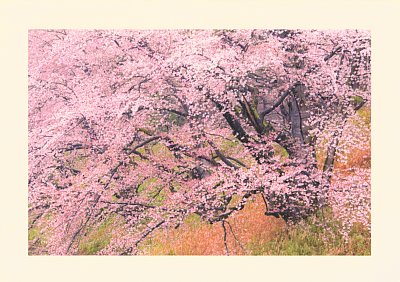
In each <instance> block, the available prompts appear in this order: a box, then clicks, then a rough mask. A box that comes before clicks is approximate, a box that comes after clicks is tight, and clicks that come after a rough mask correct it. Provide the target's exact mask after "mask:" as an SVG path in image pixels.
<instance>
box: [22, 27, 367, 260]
mask: <svg viewBox="0 0 400 282" xmlns="http://www.w3.org/2000/svg"><path fill="white" fill-rule="evenodd" d="M369 103H370V34H369V33H368V32H366V31H360V30H343V31H320V30H310V31H303V30H160V31H158V30H150V31H147V30H140V31H139V30H134V31H132V30H116V31H114V30H90V31H89V30H31V31H30V32H29V151H28V157H29V205H30V212H32V213H34V214H35V215H36V218H35V220H34V221H36V220H38V219H39V218H40V217H43V216H44V215H48V216H49V217H51V222H50V223H49V224H48V226H47V227H46V229H47V232H48V233H49V234H52V236H51V239H49V240H48V253H49V254H75V253H76V252H77V247H78V243H79V238H80V236H82V234H84V233H85V230H87V229H88V228H89V227H93V226H96V225H100V224H101V223H102V222H103V221H104V220H106V219H107V218H109V217H110V216H115V217H118V219H119V221H118V222H119V225H118V228H116V230H118V234H114V235H115V236H113V239H112V241H111V243H110V244H109V246H107V247H106V248H105V249H104V250H103V251H102V253H103V254H136V253H137V252H138V246H139V244H140V243H141V242H142V241H143V240H144V239H145V238H146V237H148V236H149V235H150V234H151V233H152V232H153V231H154V230H156V229H159V228H166V227H178V226H179V225H180V224H181V223H182V222H183V220H184V219H185V217H187V216H188V215H190V214H193V213H194V214H198V215H199V216H201V218H203V219H204V220H206V221H208V222H210V223H217V222H220V223H222V224H224V221H225V220H226V219H227V218H229V216H230V215H232V214H234V213H235V212H237V211H239V210H241V209H242V208H243V207H244V206H245V204H246V201H247V200H248V199H249V198H250V197H252V196H253V195H256V194H260V195H262V197H263V199H264V202H265V206H266V215H267V216H276V217H282V218H283V219H285V220H286V221H288V222H297V221H299V220H301V219H302V218H305V217H307V216H309V215H310V214H312V213H313V212H314V211H316V210H318V209H320V208H321V207H323V206H325V205H332V204H333V203H334V207H336V210H337V211H338V217H339V218H343V209H341V208H340V207H344V206H345V207H347V208H349V205H346V204H345V203H346V201H345V199H347V200H349V197H350V196H349V195H350V194H351V195H352V194H354V193H356V194H357V195H358V197H356V196H354V197H352V196H351V197H350V202H351V203H353V204H354V207H355V208H354V209H359V208H360V207H361V206H362V207H368V206H369V205H370V204H369V203H368V195H369V190H368V189H369V180H365V178H363V177H358V178H362V179H355V178H354V177H353V178H350V179H346V180H343V181H339V180H338V181H337V182H335V184H333V183H332V179H331V178H332V173H333V168H334V161H335V159H337V158H338V157H340V155H341V154H342V155H343V156H345V155H346V153H347V152H346V150H345V149H343V148H344V147H343V144H345V143H346V142H350V143H352V144H353V143H357V142H352V140H350V139H348V138H347V139H345V140H343V137H344V135H343V131H344V130H345V129H346V128H349V127H351V126H352V124H354V123H351V122H349V120H351V119H352V118H354V117H355V116H356V112H357V110H359V109H360V108H361V107H363V106H366V105H369ZM347 130H349V129H347ZM350 130H351V129H350ZM367 134H368V133H367ZM346 136H347V135H346ZM321 144H325V156H324V165H323V168H320V167H318V162H317V153H316V151H317V149H318V148H319V147H321V146H323V145H321ZM358 145H359V146H364V145H365V143H363V142H361V143H359V144H358ZM341 146H342V147H341ZM366 174H368V171H367V172H366ZM349 182H350V184H349ZM346 183H347V184H346ZM349 185H352V186H356V187H357V188H354V189H353V190H352V191H353V193H350V194H349V193H346V191H347V190H348V187H350V186H349ZM340 187H342V188H340ZM343 187H345V188H346V189H347V190H346V189H344V188H343ZM365 187H367V188H365ZM357 189H358V190H360V192H359V193H358V192H355V191H358V190H357ZM360 195H362V196H360ZM360 197H362V199H365V198H367V203H366V202H365V201H364V200H361V199H360ZM352 199H354V201H352ZM354 209H353V210H354ZM361 213H362V216H363V217H362V220H363V222H364V221H365V218H367V217H368V216H369V214H368V213H369V210H368V208H367V209H363V210H362V212H361ZM361 213H360V212H359V213H357V216H358V217H361ZM353 219H354V217H353ZM348 223H351V222H350V221H348ZM116 232H117V231H116Z"/></svg>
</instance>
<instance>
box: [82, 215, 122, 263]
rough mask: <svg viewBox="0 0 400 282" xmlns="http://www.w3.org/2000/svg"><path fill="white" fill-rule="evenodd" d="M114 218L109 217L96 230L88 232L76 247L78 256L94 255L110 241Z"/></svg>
mask: <svg viewBox="0 0 400 282" xmlns="http://www.w3.org/2000/svg"><path fill="white" fill-rule="evenodd" d="M114 221H115V220H114V218H113V217H109V218H108V219H107V220H105V221H104V222H103V223H102V224H101V225H100V226H99V227H98V228H97V229H93V230H90V231H89V232H88V233H87V234H86V236H84V237H83V238H82V240H81V242H80V244H79V247H78V254H79V255H95V254H97V253H98V252H99V251H101V250H102V249H103V248H105V247H106V246H107V245H108V244H109V243H110V241H111V236H112V235H111V231H112V227H113V223H114Z"/></svg>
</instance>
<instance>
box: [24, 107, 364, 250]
mask: <svg viewBox="0 0 400 282" xmlns="http://www.w3.org/2000/svg"><path fill="white" fill-rule="evenodd" d="M359 114H360V115H361V116H362V117H363V124H362V125H361V126H364V127H365V128H366V129H369V128H370V109H368V108H367V109H362V110H361V111H360V112H359ZM237 149H238V148H237V144H228V143H226V142H225V143H224V144H222V147H221V150H223V151H227V152H228V151H230V150H237ZM276 150H277V153H278V154H279V155H281V157H286V155H285V152H280V148H278V147H277V148H276ZM153 151H154V153H158V152H160V151H162V150H160V148H158V147H157V146H155V147H154V148H153ZM370 158H371V156H370V150H364V151H357V150H352V154H351V156H350V157H349V158H348V160H346V162H337V163H336V164H335V168H336V169H338V170H340V169H342V168H343V169H345V168H349V167H357V166H358V167H364V168H365V167H370ZM321 160H322V158H321ZM321 160H320V161H321ZM242 161H244V162H246V163H247V162H248V160H242ZM154 181H155V180H154V179H150V180H149V181H147V182H144V183H143V184H142V185H141V190H142V189H143V191H145V190H146V186H147V185H149V186H152V185H151V183H152V182H154ZM264 211H265V207H264V204H263V202H262V200H261V198H260V197H259V196H256V197H254V198H253V199H252V200H251V201H249V203H248V204H247V206H246V207H245V208H244V209H243V210H242V211H240V212H238V213H237V214H235V215H234V216H233V217H231V218H229V220H228V223H229V225H227V229H228V233H227V245H228V249H229V252H230V254H231V255H370V254H371V235H370V234H369V232H368V231H367V230H365V228H363V227H362V226H355V227H353V230H352V232H351V233H350V239H349V242H348V243H347V244H346V243H344V241H343V240H342V238H341V236H340V234H339V232H338V230H337V229H336V227H335V226H336V225H334V224H332V223H333V222H334V220H333V218H332V215H331V214H330V213H329V210H326V211H324V213H323V214H322V213H321V214H319V215H317V218H316V219H319V220H318V222H320V223H318V224H316V222H317V221H316V220H315V219H310V220H308V222H304V223H303V224H301V225H298V226H292V227H290V226H286V225H285V223H284V222H283V221H282V220H280V219H276V218H273V217H266V216H265V215H264ZM32 216H33V215H30V217H32ZM322 216H323V218H324V220H321V218H322ZM46 220H47V219H42V220H40V221H39V223H38V224H36V225H35V226H34V227H33V228H31V229H30V230H29V234H28V237H29V238H28V239H29V246H30V247H29V254H45V253H46V252H45V249H46V236H47V235H46V234H43V233H42V232H41V231H40V230H41V228H40V226H41V225H42V224H46ZM114 221H115V220H114V219H109V220H106V221H105V222H104V223H103V224H101V225H100V226H99V227H97V228H93V229H91V230H89V231H88V232H87V234H86V235H85V236H84V237H82V238H81V240H80V245H79V252H78V254H80V255H93V254H96V253H97V252H98V251H100V250H101V249H102V248H104V247H105V246H106V245H107V244H108V243H109V241H110V239H111V235H110V234H111V232H110V229H111V228H112V225H113V224H112V223H113V222H114ZM321 222H325V226H322V225H321ZM141 251H142V253H143V254H149V255H225V254H226V251H225V247H224V242H223V229H222V226H221V224H214V225H210V224H208V223H205V222H202V221H201V220H200V219H199V218H198V217H196V216H191V217H189V218H188V219H187V220H186V222H185V224H183V225H182V226H181V227H180V228H178V229H173V230H160V231H158V232H157V233H155V234H154V235H153V236H151V237H150V238H149V239H148V240H147V241H145V242H144V243H143V244H142V245H141Z"/></svg>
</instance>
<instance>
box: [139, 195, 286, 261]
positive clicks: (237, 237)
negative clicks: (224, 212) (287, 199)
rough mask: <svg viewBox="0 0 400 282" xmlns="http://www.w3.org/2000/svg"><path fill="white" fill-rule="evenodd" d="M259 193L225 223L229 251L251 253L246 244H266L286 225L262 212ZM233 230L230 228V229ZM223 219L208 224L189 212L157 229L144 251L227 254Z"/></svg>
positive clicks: (173, 253) (168, 253)
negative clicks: (180, 221) (171, 226)
mask: <svg viewBox="0 0 400 282" xmlns="http://www.w3.org/2000/svg"><path fill="white" fill-rule="evenodd" d="M264 213H265V205H264V203H263V201H262V199H261V197H260V196H259V195H258V196H257V197H254V198H253V199H252V200H251V201H249V203H248V204H247V205H246V207H245V208H244V209H243V210H241V211H239V212H237V213H236V214H234V215H233V216H232V217H230V218H229V219H228V220H227V222H226V223H225V227H226V230H227V246H228V250H229V254H230V255H250V254H252V253H251V251H250V250H249V248H248V246H247V245H248V244H249V243H250V242H251V243H252V244H265V243H267V242H269V241H271V240H273V239H274V238H275V237H276V234H277V233H278V232H279V231H282V230H283V229H284V227H285V222H284V221H283V220H282V219H277V218H274V217H266V216H265V214H264ZM232 231H233V232H232ZM223 237H224V231H223V228H222V223H215V224H209V223H206V222H203V221H201V220H200V219H199V218H197V217H195V216H192V217H190V218H189V219H188V220H187V221H185V223H184V224H183V225H182V226H181V227H179V228H178V229H168V230H166V231H160V232H158V233H156V234H154V236H153V237H152V238H150V239H149V240H147V241H146V242H145V243H144V244H143V251H144V252H145V254H147V255H226V250H225V246H224V240H223Z"/></svg>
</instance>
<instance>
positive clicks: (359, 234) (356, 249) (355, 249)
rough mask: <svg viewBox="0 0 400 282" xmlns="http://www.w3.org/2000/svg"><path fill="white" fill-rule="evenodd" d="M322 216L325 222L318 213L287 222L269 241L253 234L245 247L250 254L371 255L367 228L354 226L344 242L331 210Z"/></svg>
mask: <svg viewBox="0 0 400 282" xmlns="http://www.w3.org/2000/svg"><path fill="white" fill-rule="evenodd" d="M324 216H325V219H326V221H325V223H324V224H323V223H322V215H321V213H320V214H318V215H317V216H316V217H314V218H312V219H309V220H307V221H305V222H303V223H301V224H299V225H296V226H288V227H287V228H286V230H282V231H281V232H279V234H277V236H276V238H275V239H274V240H272V241H269V242H266V243H263V244H260V243H259V242H258V241H259V240H257V239H258V238H254V239H253V240H251V241H250V242H249V243H248V244H247V248H248V249H249V251H250V254H251V255H279V256H292V255H295V256H304V255H305V256H311V255H371V237H370V234H369V232H368V230H366V228H364V227H363V226H361V225H355V226H353V228H352V230H351V232H350V234H349V241H348V243H346V242H345V240H344V238H343V237H342V235H341V234H340V232H339V224H338V223H337V222H335V220H334V219H333V218H332V214H331V213H330V211H329V210H326V211H325V215H324Z"/></svg>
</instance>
